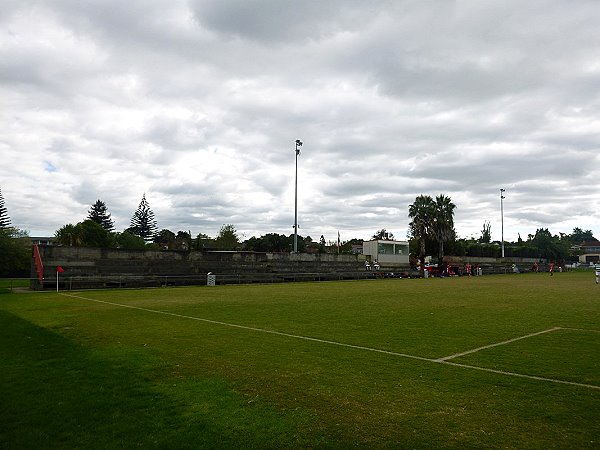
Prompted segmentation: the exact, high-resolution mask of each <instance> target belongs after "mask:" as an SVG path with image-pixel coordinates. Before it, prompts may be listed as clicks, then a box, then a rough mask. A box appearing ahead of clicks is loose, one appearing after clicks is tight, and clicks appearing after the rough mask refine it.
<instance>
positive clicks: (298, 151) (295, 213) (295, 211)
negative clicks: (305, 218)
mask: <svg viewBox="0 0 600 450" xmlns="http://www.w3.org/2000/svg"><path fill="white" fill-rule="evenodd" d="M300 147H302V142H301V141H300V139H296V182H295V189H294V253H298V155H299V154H300Z"/></svg>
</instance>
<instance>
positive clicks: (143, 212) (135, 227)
mask: <svg viewBox="0 0 600 450" xmlns="http://www.w3.org/2000/svg"><path fill="white" fill-rule="evenodd" d="M126 231H128V232H129V233H132V234H135V235H138V236H140V237H142V238H143V239H144V240H145V241H146V242H150V241H152V240H153V239H154V235H155V234H156V231H157V226H156V220H155V219H154V212H153V211H152V210H151V209H150V205H149V204H148V201H147V200H146V194H145V193H144V195H143V196H142V200H141V201H140V204H139V206H138V208H137V210H136V211H135V213H133V217H132V218H131V223H130V226H129V228H128V229H127V230H126Z"/></svg>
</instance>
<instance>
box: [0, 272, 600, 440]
mask: <svg viewBox="0 0 600 450" xmlns="http://www.w3.org/2000/svg"><path fill="white" fill-rule="evenodd" d="M0 398H1V399H2V400H1V401H2V406H1V407H0V448H2V449H5V448H6V449H9V448H10V449H12V448H65V449H67V448H69V449H72V448H102V449H105V448H134V447H141V448H344V449H345V448H382V447H385V448H394V447H395V448H461V449H462V448H519V449H523V448H536V449H539V448H565V449H572V448H600V287H598V286H597V285H596V284H595V283H594V277H593V275H592V274H591V273H590V272H570V273H557V274H556V275H555V276H553V277H550V276H549V275H548V274H524V275H503V276H502V275H499V276H484V277H474V278H467V277H462V278H452V279H416V280H406V279H382V280H366V281H344V282H322V283H317V282H315V283H289V284H272V285H235V286H234V285H228V286H216V287H186V288H157V289H146V290H103V291H79V292H64V293H59V294H57V293H56V292H44V293H8V292H6V293H2V294H0Z"/></svg>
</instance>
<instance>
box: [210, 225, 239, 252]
mask: <svg viewBox="0 0 600 450" xmlns="http://www.w3.org/2000/svg"><path fill="white" fill-rule="evenodd" d="M239 244H240V241H239V239H238V236H237V230H236V229H235V227H234V226H233V225H223V226H222V227H221V230H220V231H219V235H218V236H217V238H216V239H215V248H216V249H218V250H235V249H237V247H238V246H239Z"/></svg>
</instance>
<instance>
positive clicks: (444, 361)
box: [59, 292, 600, 390]
mask: <svg viewBox="0 0 600 450" xmlns="http://www.w3.org/2000/svg"><path fill="white" fill-rule="evenodd" d="M59 295H63V296H65V297H72V298H78V299H81V300H86V301H90V302H96V303H103V304H106V305H112V306H120V307H122V308H129V309H136V310H139V311H146V312H150V313H155V314H163V315H166V316H172V317H180V318H182V319H191V320H197V321H200V322H205V323H212V324H215V325H223V326H227V327H232V328H239V329H242V330H250V331H257V332H260V333H268V334H273V335H277V336H284V337H289V338H294V339H302V340H305V341H312V342H319V343H321V344H330V345H336V346H338V347H346V348H354V349H357V350H366V351H369V352H375V353H383V354H386V355H392V356H399V357H401V358H409V359H416V360H419V361H426V362H431V363H437V364H446V365H450V366H454V367H460V368H463V369H472V370H479V371H482V372H490V373H495V374H498V375H506V376H512V377H519V378H526V379H530V380H536V381H544V382H548V383H557V384H566V385H570V386H577V387H584V388H589V389H597V390H600V386H597V385H594V384H585V383H576V382H573V381H564V380H558V379H555V378H545V377H539V376H535V375H525V374H522V373H516V372H508V371H504V370H496V369H489V368H486V367H479V366H471V365H468V364H459V363H455V362H452V361H448V358H450V357H446V358H436V359H434V358H425V357H423V356H415V355H409V354H407V353H398V352H392V351H389V350H382V349H378V348H372V347H364V346H362V345H354V344H345V343H343V342H336V341H329V340H326V339H319V338H313V337H309V336H301V335H297V334H290V333H283V332H281V331H273V330H267V329H264V328H256V327H248V326H245V325H237V324H234V323H228V322H221V321H218V320H211V319H203V318H201V317H194V316H187V315H184V314H176V313H171V312H167V311H161V310H158V309H148V308H142V307H141V306H133V305H124V304H122V303H114V302H107V301H106V300H97V299H93V298H88V297H82V296H79V295H73V294H64V293H62V292H61V293H60V294H59ZM560 329H561V327H556V328H551V329H549V330H544V331H539V332H537V333H533V334H530V335H527V336H521V337H518V338H514V339H511V340H508V341H504V342H500V343H498V344H491V345H488V346H485V347H480V348H479V349H474V350H471V351H468V352H465V353H462V354H468V353H473V352H475V351H478V350H482V349H484V348H489V347H495V346H497V345H502V344H506V343H509V342H513V341H517V340H519V339H525V338H527V337H530V336H535V335H538V334H542V333H549V332H551V331H556V330H560ZM457 356H460V355H459V354H456V355H451V357H457Z"/></svg>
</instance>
